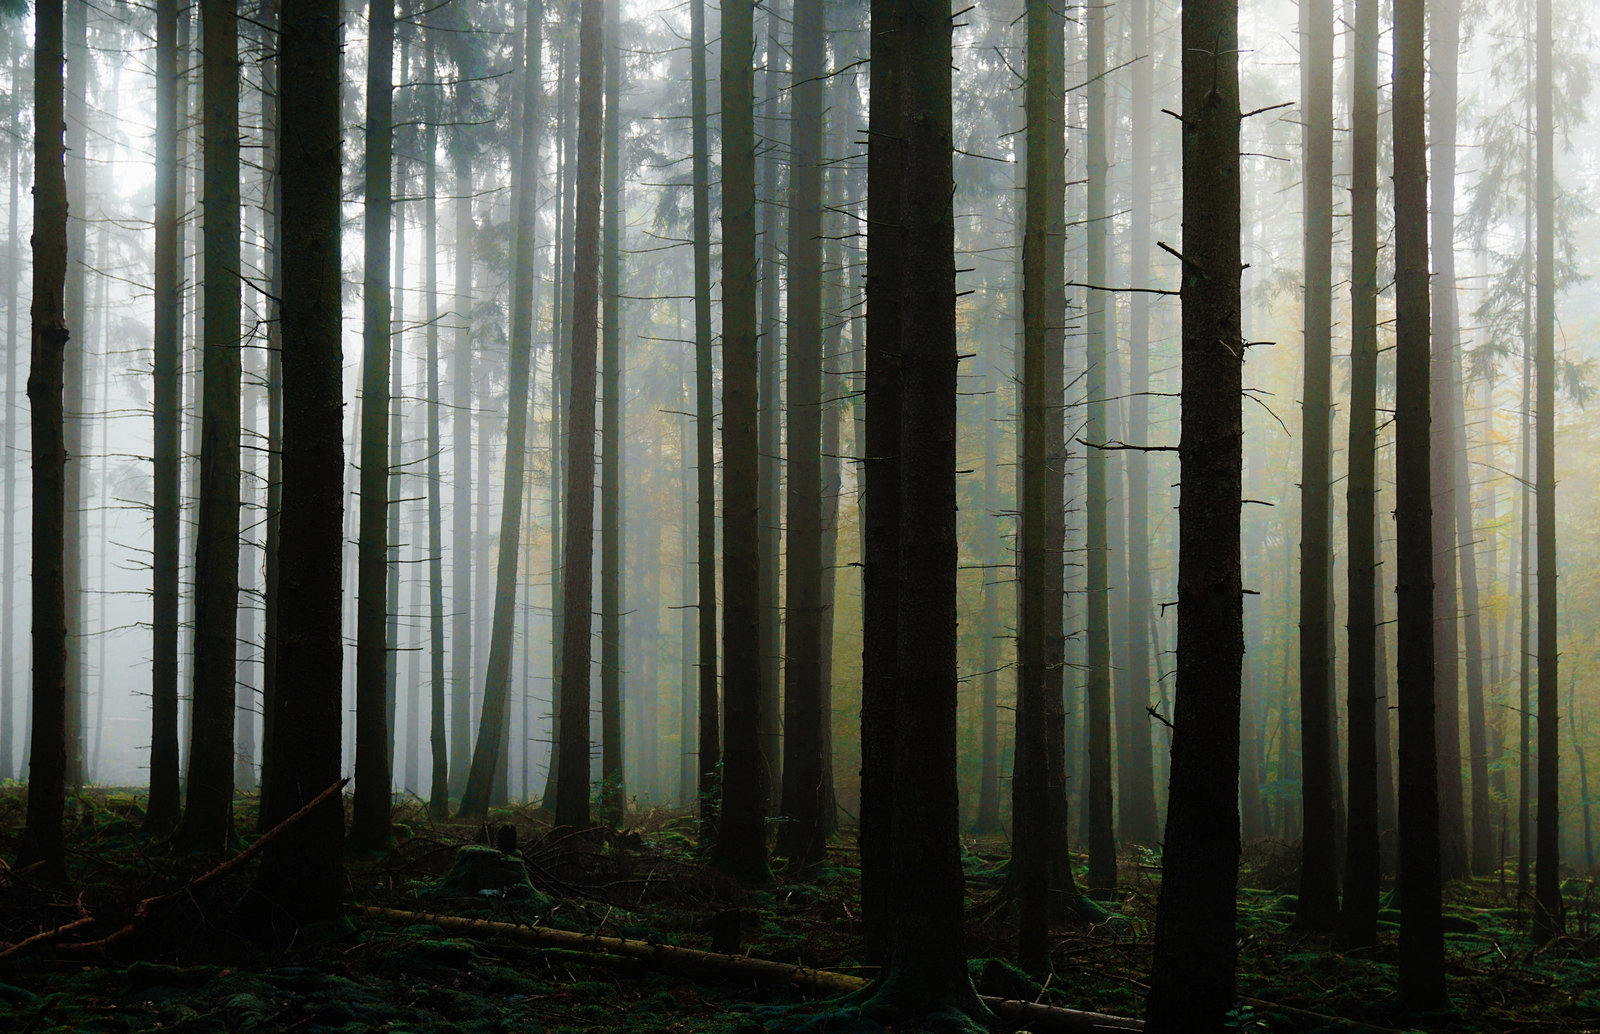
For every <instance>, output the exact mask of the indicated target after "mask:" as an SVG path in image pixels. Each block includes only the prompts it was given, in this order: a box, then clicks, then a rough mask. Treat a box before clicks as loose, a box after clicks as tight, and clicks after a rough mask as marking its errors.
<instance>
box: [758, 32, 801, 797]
mask: <svg viewBox="0 0 1600 1034" xmlns="http://www.w3.org/2000/svg"><path fill="white" fill-rule="evenodd" d="M782 7H783V4H782V3H781V2H780V0H771V2H769V3H767V4H766V10H767V27H766V36H767V39H766V45H767V55H766V67H765V68H764V70H763V72H762V76H761V79H762V89H763V93H764V97H763V100H762V111H761V114H762V123H763V125H764V130H763V132H762V133H761V144H762V148H761V150H762V154H761V158H760V160H761V231H760V233H761V265H760V274H761V284H760V287H761V330H760V334H759V337H758V347H759V355H758V357H757V364H758V371H759V372H758V374H757V376H758V377H759V378H760V385H759V388H758V391H759V393H760V398H761V404H760V412H759V414H758V417H757V428H756V433H757V434H758V435H759V436H760V441H761V445H760V448H761V473H760V476H761V524H760V526H759V528H758V529H757V530H758V533H759V534H760V536H761V540H760V545H759V547H758V548H759V550H760V553H761V586H760V593H761V604H760V605H761V647H760V649H761V693H762V696H761V753H762V756H763V757H765V758H766V761H767V772H768V787H769V789H771V790H778V791H782V792H783V793H787V790H786V789H784V788H785V787H786V786H787V784H786V783H785V782H784V774H783V767H784V756H783V752H784V746H785V745H784V739H783V735H782V732H781V730H782V723H783V722H786V721H787V720H788V719H787V716H786V714H785V712H784V710H783V702H782V692H781V691H782V688H783V685H784V682H783V666H784V657H785V654H784V633H785V629H784V619H785V615H784V613H783V608H782V607H780V606H779V592H780V589H779V581H780V579H779V576H778V572H779V568H780V564H779V554H780V552H781V549H782V542H783V530H784V523H783V460H784V456H783V433H782V431H781V430H780V428H781V426H782V421H783V402H782V398H783V395H782V389H781V387H780V385H781V384H782V376H781V370H782V367H783V361H782V354H783V353H782V344H781V342H782V338H783V333H782V329H781V328H782V326H783V323H782V321H781V320H780V319H779V308H780V306H779V303H778V295H779V291H778V285H779V283H780V281H782V279H783V276H782V272H781V270H780V259H779V252H778V235H779V233H780V232H781V230H780V227H781V225H782V221H783V210H784V208H785V205H786V203H787V201H788V199H787V198H780V190H781V188H780V186H779V179H780V173H781V171H782V167H783V164H784V162H783V158H784V156H785V154H786V153H787V155H788V158H789V164H790V165H791V166H794V165H797V164H798V156H796V155H795V154H794V153H793V151H792V150H791V149H790V146H789V145H790V141H786V140H784V138H783V133H784V129H785V127H786V126H787V125H788V124H789V120H787V119H785V118H784V116H783V112H782V110H781V109H780V107H779V101H780V96H781V94H780V93H779V90H778V82H779V80H780V79H781V78H782V76H783V71H784V69H783V55H784V49H783V46H782V40H781V38H780V36H779V32H780V27H781V25H782V23H783V21H784V20H785V19H784V17H783V11H782ZM798 15H799V12H798V11H796V12H795V16H796V17H798ZM796 31H797V30H796ZM791 45H792V46H793V45H798V41H797V40H794V41H791ZM791 81H792V82H793V83H794V88H793V90H791V91H790V97H791V100H790V107H791V109H793V108H795V105H796V103H797V101H798V96H797V91H798V90H800V89H801V87H802V86H803V85H805V84H802V83H801V82H800V80H799V78H798V77H797V76H791ZM796 114H798V112H797V113H796ZM793 132H794V130H793V129H792V128H791V129H790V133H791V137H792V134H793ZM790 175H791V177H792V176H793V175H794V173H793V172H792V171H791V173H790ZM792 186H793V185H792V182H791V189H792ZM790 233H791V235H792V234H793V227H790ZM789 268H790V269H791V270H793V271H794V272H795V273H798V272H800V271H799V270H797V269H795V266H794V256H793V255H792V254H791V255H790V256H789ZM792 318H793V317H792V316H791V319H792ZM767 796H768V800H767V805H766V806H767V813H768V814H769V815H776V814H780V813H783V809H782V808H781V807H780V803H781V802H780V799H779V794H777V793H769V794H768V795H767Z"/></svg>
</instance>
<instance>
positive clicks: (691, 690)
mask: <svg viewBox="0 0 1600 1034" xmlns="http://www.w3.org/2000/svg"><path fill="white" fill-rule="evenodd" d="M698 240H699V238H698V237H697V238H696V241H697V242H698ZM696 269H698V266H696ZM698 297H699V296H698V295H696V298H697V299H698ZM678 325H679V328H680V331H681V328H682V325H683V319H682V315H681V314H680V316H679V319H678ZM685 367H686V368H685V369H684V370H682V371H680V376H679V379H680V382H681V383H682V387H683V395H684V397H685V398H688V397H689V394H690V384H691V382H692V381H693V380H694V372H693V370H694V359H693V357H690V358H689V359H688V361H687V362H686V363H685ZM693 425H694V418H693V417H692V416H686V417H685V418H684V419H683V420H682V421H681V422H680V423H679V424H678V466H679V474H678V477H679V482H678V502H679V510H678V553H679V565H678V569H679V574H678V598H679V599H680V600H681V601H682V602H681V603H680V604H679V605H678V661H679V664H678V682H679V686H678V800H677V803H678V804H679V806H681V807H684V808H690V809H693V808H694V807H695V801H696V798H697V797H698V796H699V792H700V791H699V775H700V771H699V769H700V766H699V764H698V763H697V762H696V758H697V757H698V754H699V752H698V751H697V750H696V749H695V737H696V734H697V732H698V729H699V725H698V724H697V722H698V718H699V714H698V710H699V709H698V706H697V705H698V703H699V697H700V680H699V677H698V675H697V671H698V665H697V663H696V662H697V660H698V658H697V657H696V653H697V645H698V635H699V632H698V628H697V625H696V621H695V619H696V618H697V617H698V616H699V615H698V611H699V608H698V607H697V606H695V605H694V604H692V603H690V602H689V601H690V600H692V599H693V598H694V588H693V585H694V581H693V578H692V576H691V574H690V567H691V560H690V558H691V557H693V556H694V555H695V542H696V541H697V540H696V538H695V522H696V518H697V512H696V510H695V502H694V499H695V496H694V487H693V481H694V479H695V477H696V476H697V475H696V474H695V473H694V461H693V460H692V459H691V457H692V456H693V455H694V443H693V429H694V428H693ZM713 688H714V687H713ZM713 718H715V712H713ZM713 727H714V723H713Z"/></svg>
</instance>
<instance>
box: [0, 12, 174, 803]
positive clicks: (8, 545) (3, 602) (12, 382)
mask: <svg viewBox="0 0 1600 1034" xmlns="http://www.w3.org/2000/svg"><path fill="white" fill-rule="evenodd" d="M7 49H8V50H10V52H11V82H12V84H13V90H12V96H11V102H10V107H11V131H12V133H13V134H15V135H14V137H13V139H16V140H21V139H22V51H23V49H24V42H23V39H22V37H21V35H20V34H13V35H12V36H10V37H9V43H8V47H7ZM22 155H23V150H22V148H21V147H15V148H13V149H12V151H11V168H10V174H11V175H10V179H11V190H10V197H11V207H10V209H9V210H8V211H9V214H8V216H7V220H6V223H7V227H6V267H7V268H8V269H11V270H13V271H14V272H13V274H12V275H11V276H9V277H7V278H6V346H5V347H6V393H5V396H4V399H5V402H4V404H5V413H6V419H5V426H6V434H7V440H8V441H10V442H12V443H14V444H13V447H12V448H9V449H6V450H4V452H5V459H4V463H3V468H4V474H0V477H3V478H4V479H5V480H4V484H3V487H0V491H3V492H4V510H3V511H0V537H3V538H0V779H15V778H19V777H20V776H21V774H22V772H21V768H20V766H18V764H17V758H16V754H15V753H14V750H15V743H16V701H17V695H18V694H17V689H16V683H15V681H14V676H15V674H16V671H15V666H16V657H15V655H14V649H15V647H14V639H13V636H14V634H15V632H14V628H15V625H14V621H15V615H16V602H15V601H16V583H17V577H16V573H17V568H16V561H17V553H16V540H17V516H16V515H17V481H16V478H17V467H16V457H17V453H18V452H19V451H20V445H21V442H22V425H21V422H20V419H19V417H18V414H19V413H21V411H22V409H21V407H20V406H19V405H18V404H17V356H18V355H19V354H20V353H21V351H22V349H21V347H20V346H19V345H18V342H17V306H18V303H19V301H20V296H21V291H20V281H21V276H20V275H19V273H20V271H21V268H22V266H21V258H20V252H19V249H18V248H17V214H18V211H19V209H20V208H21V204H22V202H21V198H20V193H21V179H22ZM173 167H174V168H176V164H175V163H174V165H173ZM173 624H174V625H176V619H174V621H173ZM174 642H176V640H174ZM172 696H173V699H174V700H176V698H177V681H176V676H174V678H173V687H172ZM176 738H177V730H176V729H175V728H174V730H173V739H174V740H176ZM153 740H154V736H152V741H153ZM153 754H154V752H153V751H152V757H153ZM172 767H173V772H174V774H175V773H176V771H177V760H176V758H174V760H173V765H172ZM152 769H153V762H152ZM153 779H154V776H153V774H152V780H153ZM172 785H173V787H174V796H176V786H177V782H176V779H174V780H173V784H172ZM174 813H176V809H175V808H174ZM146 815H147V816H148V815H149V812H148V810H147V811H146ZM169 825H170V823H169Z"/></svg>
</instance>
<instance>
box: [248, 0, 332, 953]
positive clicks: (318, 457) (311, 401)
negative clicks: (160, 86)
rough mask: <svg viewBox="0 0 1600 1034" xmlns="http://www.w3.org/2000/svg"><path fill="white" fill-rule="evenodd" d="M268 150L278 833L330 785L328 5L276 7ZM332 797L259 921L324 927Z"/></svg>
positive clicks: (269, 879)
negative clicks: (276, 217) (279, 385)
mask: <svg viewBox="0 0 1600 1034" xmlns="http://www.w3.org/2000/svg"><path fill="white" fill-rule="evenodd" d="M280 22H281V37H280V38H281V40H282V44H281V50H280V52H279V53H280V56H279V60H280V61H281V62H282V75H281V98H280V101H279V104H280V113H281V123H280V133H281V139H282V143H281V146H280V150H279V154H280V155H281V160H282V161H283V163H284V165H285V167H286V168H289V169H292V171H293V175H289V176H284V177H283V179H282V191H283V194H282V200H283V206H282V215H281V218H282V229H281V233H282V237H281V240H282V243H283V247H284V250H285V253H286V254H289V255H293V256H294V261H292V262H287V263H285V264H284V267H283V296H282V297H283V301H282V314H283V349H284V352H283V408H284V428H283V513H282V517H281V527H280V532H279V534H280V536H281V541H280V546H279V548H280V550H281V552H282V568H281V570H280V572H279V579H280V589H281V591H282V594H283V598H284V599H289V600H293V601H294V605H293V606H290V607H284V608H282V610H281V612H280V614H279V616H278V638H277V641H276V644H275V648H276V651H277V655H278V660H277V663H278V670H279V675H280V684H279V686H278V691H277V694H276V699H275V701H274V703H275V708H276V711H277V719H276V720H277V723H278V726H279V728H281V729H285V730H287V729H291V728H292V729H293V730H294V735H292V736H290V735H285V736H279V737H278V738H277V740H276V742H275V744H274V751H275V752H276V754H277V756H276V757H275V758H274V759H273V761H272V764H271V765H270V766H269V769H268V771H269V772H270V773H271V778H272V779H273V781H274V783H275V785H274V786H272V787H271V788H270V790H269V792H268V796H267V801H268V803H269V805H270V807H271V809H272V811H271V813H270V814H268V815H267V817H266V821H267V822H268V824H269V825H271V824H276V823H277V822H279V821H281V820H282V819H284V818H286V817H288V816H289V815H291V814H293V813H294V812H295V811H297V810H298V809H299V808H300V807H301V806H303V805H305V804H306V803H308V802H310V801H311V800H312V799H313V798H315V797H316V796H317V795H318V794H319V793H321V792H322V791H323V790H325V789H327V788H328V787H329V786H331V785H333V784H334V783H335V782H337V781H338V779H339V761H340V759H339V718H340V707H341V700H340V696H341V694H340V685H339V684H340V678H341V674H342V672H341V668H340V663H339V660H340V652H341V638H340V545H341V525H342V521H343V497H342V494H343V470H344V442H343V416H344V412H343V410H344V406H343V391H342V386H341V383H340V381H341V378H340V365H341V356H340V347H339V331H340V327H339V322H340V305H339V302H340V295H341V286H342V285H341V282H340V262H339V259H340V256H339V229H340V218H339V186H340V184H339V169H340V154H339V151H340V122H339V37H340V22H341V19H340V5H339V3H338V2H337V0H301V2H297V3H292V4H285V5H284V7H283V11H282V14H281V15H280ZM343 827H344V816H343V809H342V808H341V806H340V803H339V799H338V797H337V796H334V797H331V798H329V799H328V800H327V801H326V802H325V803H324V804H322V805H320V806H319V807H318V808H317V809H316V810H315V811H314V812H312V814H310V815H309V816H307V817H306V818H304V819H303V820H301V821H300V822H298V823H297V824H295V825H294V826H292V827H290V828H288V829H285V830H283V831H282V832H281V833H280V834H279V835H278V837H276V838H275V839H274V840H273V841H272V843H271V844H269V845H268V846H267V847H266V849H265V850H264V851H263V853H262V859H261V869H260V872H259V873H258V875H257V877H256V882H255V885H254V887H253V888H252V890H251V891H250V894H249V897H248V898H247V902H246V911H247V912H249V911H254V912H255V913H256V914H257V915H258V916H259V917H260V920H261V921H264V922H271V923H273V924H274V925H278V924H280V923H282V922H284V921H287V923H288V924H290V925H291V926H300V925H304V924H306V923H310V922H317V921H332V920H335V919H337V918H338V917H339V915H340V909H341V904H340V899H341V897H342V891H343V887H344V860H343V832H344V828H343Z"/></svg>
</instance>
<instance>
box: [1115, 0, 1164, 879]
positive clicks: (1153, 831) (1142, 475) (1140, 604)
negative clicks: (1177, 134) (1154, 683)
mask: <svg viewBox="0 0 1600 1034" xmlns="http://www.w3.org/2000/svg"><path fill="white" fill-rule="evenodd" d="M1153 2H1154V0H1137V2H1136V3H1135V4H1134V5H1133V8H1132V18H1133V52H1134V54H1135V55H1137V56H1141V57H1142V58H1143V59H1142V60H1137V61H1135V63H1134V66H1133V98H1132V102H1133V103H1132V109H1133V110H1132V112H1131V115H1130V117H1131V119H1132V124H1133V153H1132V170H1131V171H1132V183H1131V191H1130V194H1131V197H1130V208H1131V209H1132V224H1131V227H1130V232H1129V237H1128V255H1129V264H1128V279H1129V282H1130V283H1132V284H1133V285H1134V286H1143V285H1144V284H1146V283H1148V282H1149V280H1150V222H1151V217H1150V194H1151V178H1152V176H1151V171H1152V162H1151V139H1150V137H1151V133H1152V126H1151V121H1152V119H1153V117H1154V114H1155V106H1154V104H1153V103H1152V101H1151V98H1152V97H1153V96H1154V69H1153V68H1152V67H1151V65H1152V64H1153V61H1152V59H1151V58H1149V57H1144V55H1148V54H1150V48H1151V45H1152V42H1151V41H1152V39H1153V35H1152V33H1151V22H1152V20H1153V18H1152V12H1151V8H1152V6H1153ZM1149 392H1150V296H1149V295H1148V294H1146V293H1145V292H1143V291H1135V292H1134V293H1133V294H1132V295H1130V296H1129V298H1128V440H1129V441H1130V442H1135V443H1140V442H1143V441H1145V439H1146V437H1147V436H1148V435H1149V433H1150V398H1149ZM1127 476H1128V487H1127V492H1128V539H1127V541H1128V625H1127V636H1128V661H1129V664H1128V669H1127V671H1126V672H1125V673H1124V678H1123V687H1122V689H1121V691H1120V692H1119V693H1118V694H1117V696H1118V699H1120V700H1121V701H1122V702H1123V709H1122V713H1121V716H1119V718H1118V719H1117V734H1118V742H1117V763H1118V769H1119V772H1120V773H1121V778H1120V779H1119V781H1118V785H1117V804H1118V808H1117V829H1118V832H1119V834H1120V835H1121V838H1122V840H1123V841H1124V842H1125V843H1129V844H1142V845H1144V846H1147V847H1154V846H1155V845H1156V844H1157V843H1158V842H1159V839H1160V836H1161V831H1160V828H1159V827H1158V826H1157V824H1156V791H1155V780H1154V776H1153V772H1152V765H1153V761H1152V757H1151V750H1150V718H1149V715H1148V713H1147V712H1146V711H1145V708H1146V707H1148V706H1149V704H1150V662H1151V647H1150V632H1149V627H1150V614H1151V612H1152V610H1153V609H1154V606H1155V604H1154V602H1153V601H1152V596H1151V590H1150V459H1149V456H1148V455H1147V454H1146V453H1145V452H1144V451H1143V450H1140V449H1135V450H1134V451H1132V452H1130V453H1128V454H1127Z"/></svg>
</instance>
